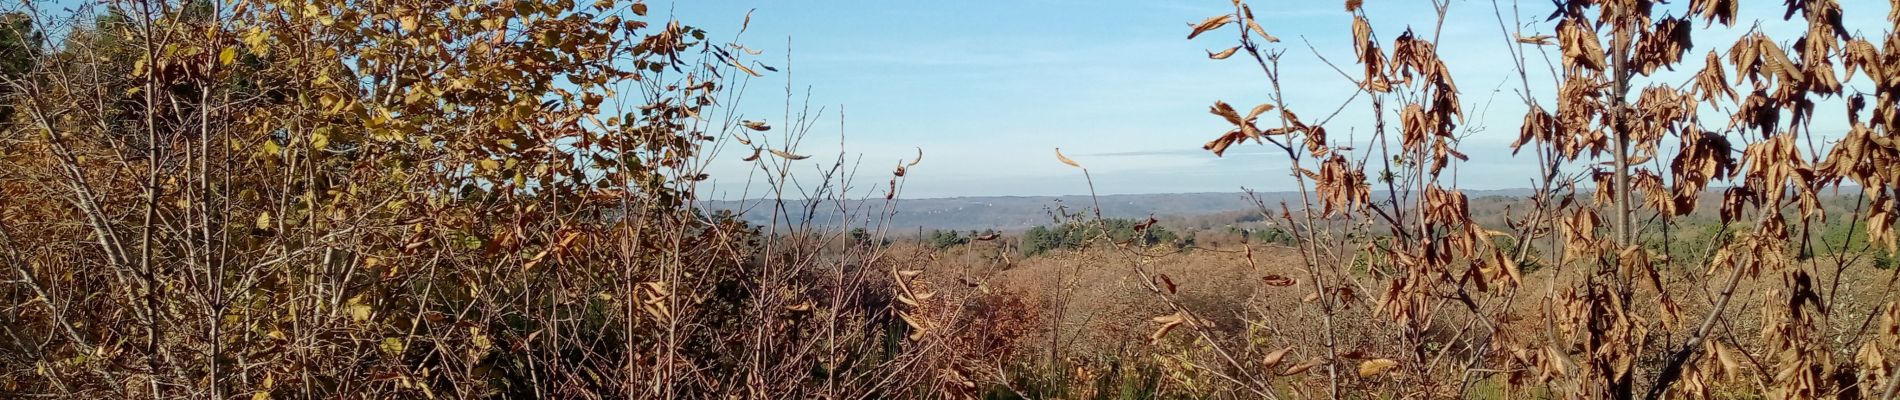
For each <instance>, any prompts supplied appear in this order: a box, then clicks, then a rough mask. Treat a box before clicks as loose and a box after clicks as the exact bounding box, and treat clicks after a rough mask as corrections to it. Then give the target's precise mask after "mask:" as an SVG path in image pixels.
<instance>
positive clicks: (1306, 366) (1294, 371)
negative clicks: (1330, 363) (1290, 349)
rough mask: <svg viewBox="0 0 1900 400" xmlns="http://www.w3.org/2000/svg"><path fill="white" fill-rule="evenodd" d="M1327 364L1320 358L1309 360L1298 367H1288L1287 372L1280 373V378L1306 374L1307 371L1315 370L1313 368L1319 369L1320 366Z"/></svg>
mask: <svg viewBox="0 0 1900 400" xmlns="http://www.w3.org/2000/svg"><path fill="white" fill-rule="evenodd" d="M1325 363H1326V362H1325V361H1324V360H1321V359H1320V358H1319V357H1313V358H1309V359H1306V362H1303V363H1299V364H1298V365H1294V366H1291V367H1287V368H1286V371H1283V372H1280V376H1288V375H1295V374H1299V373H1301V372H1306V370H1309V369H1313V367H1317V366H1319V365H1320V364H1325Z"/></svg>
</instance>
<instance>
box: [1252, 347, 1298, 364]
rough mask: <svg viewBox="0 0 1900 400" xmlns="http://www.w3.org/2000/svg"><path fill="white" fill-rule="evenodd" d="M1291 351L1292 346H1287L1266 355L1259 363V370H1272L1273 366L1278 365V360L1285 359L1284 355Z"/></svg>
mask: <svg viewBox="0 0 1900 400" xmlns="http://www.w3.org/2000/svg"><path fill="white" fill-rule="evenodd" d="M1292 350H1293V347H1292V346H1287V347H1286V348H1284V349H1280V350H1277V351H1274V352H1272V353H1267V357H1266V358H1264V359H1262V360H1261V361H1260V365H1261V368H1264V369H1268V370H1272V369H1273V367H1274V366H1278V365H1280V360H1281V359H1283V358H1286V353H1287V352H1288V351H1292Z"/></svg>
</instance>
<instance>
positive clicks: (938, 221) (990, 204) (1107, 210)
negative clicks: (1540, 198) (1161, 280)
mask: <svg viewBox="0 0 1900 400" xmlns="http://www.w3.org/2000/svg"><path fill="white" fill-rule="evenodd" d="M1383 193H1384V192H1375V194H1374V196H1375V197H1379V196H1383ZM1465 193H1466V195H1467V196H1470V197H1472V198H1482V197H1490V196H1523V195H1529V194H1530V193H1531V190H1530V189H1500V190H1466V191H1465ZM1256 195H1257V196H1259V197H1260V199H1261V200H1262V201H1265V202H1267V203H1268V205H1269V206H1277V205H1278V203H1279V202H1280V201H1288V202H1297V201H1298V199H1299V194H1298V193H1296V192H1256ZM1096 201H1099V202H1100V203H1101V206H1102V216H1104V217H1109V218H1141V217H1147V216H1149V215H1154V216H1157V217H1187V216H1196V215H1207V214H1217V213H1223V212H1233V211H1240V210H1251V209H1253V208H1254V204H1253V203H1252V202H1251V201H1250V200H1248V198H1247V194H1246V193H1243V192H1203V193H1155V194H1113V195H1101V196H1098V197H1096V198H1094V199H1091V198H1090V197H1089V196H1087V195H1066V196H974V197H946V198H930V199H898V201H897V206H896V209H897V214H896V215H893V216H892V218H891V221H890V227H891V229H892V231H894V232H904V231H907V230H916V229H919V228H922V229H954V230H984V229H996V230H1001V231H1019V230H1024V229H1029V228H1032V227H1036V226H1039V225H1049V224H1051V223H1053V222H1054V219H1053V217H1052V214H1053V213H1055V212H1056V210H1066V212H1068V213H1071V214H1073V213H1079V212H1084V211H1087V210H1089V209H1091V208H1093V207H1094V204H1095V202H1096ZM703 204H704V206H705V207H706V208H708V209H711V210H728V211H733V212H739V213H741V216H742V218H743V219H745V220H746V221H748V222H752V223H755V224H765V223H767V222H770V221H771V218H772V210H771V208H770V207H769V205H770V204H771V203H770V202H766V201H763V200H746V201H737V200H721V201H709V202H705V203H703ZM883 206H884V200H883V199H882V198H878V199H873V200H853V201H848V202H845V204H844V207H843V208H844V209H845V210H844V211H845V212H840V210H839V208H840V207H839V205H838V204H836V203H835V202H820V204H819V206H818V207H817V209H816V211H815V212H813V213H812V214H813V215H812V217H813V218H812V220H813V223H815V224H826V225H831V224H838V223H840V222H842V221H844V220H845V218H843V215H844V214H845V213H849V214H851V215H853V217H854V218H850V219H851V220H852V221H851V224H852V225H862V224H864V223H865V221H866V219H867V218H865V216H866V215H870V216H876V215H878V214H879V213H881V212H882V208H883ZM742 207H744V208H746V209H742ZM1296 207H1297V206H1296ZM786 208H787V209H788V210H787V212H786V213H785V215H790V216H791V219H792V220H794V221H796V220H801V219H803V217H804V214H805V213H804V209H805V208H806V207H804V203H803V202H789V201H788V202H787V204H786ZM781 220H783V218H781Z"/></svg>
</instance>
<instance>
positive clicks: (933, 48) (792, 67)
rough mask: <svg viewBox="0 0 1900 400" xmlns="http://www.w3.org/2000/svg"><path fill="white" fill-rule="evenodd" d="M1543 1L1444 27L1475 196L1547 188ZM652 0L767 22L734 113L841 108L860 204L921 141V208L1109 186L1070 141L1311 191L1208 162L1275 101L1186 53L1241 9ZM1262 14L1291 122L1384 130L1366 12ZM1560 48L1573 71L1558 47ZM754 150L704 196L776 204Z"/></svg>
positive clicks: (1166, 175) (1110, 154)
mask: <svg viewBox="0 0 1900 400" xmlns="http://www.w3.org/2000/svg"><path fill="white" fill-rule="evenodd" d="M1366 3H1367V4H1366V6H1365V7H1366V12H1367V14H1368V15H1369V17H1370V20H1371V21H1372V24H1373V28H1374V30H1375V32H1376V34H1377V35H1378V37H1380V38H1382V39H1383V41H1385V42H1387V43H1388V44H1387V46H1385V47H1390V46H1389V42H1390V40H1391V38H1393V37H1396V36H1397V35H1398V34H1399V33H1400V32H1403V31H1404V30H1405V29H1407V28H1410V29H1413V30H1415V31H1417V32H1418V33H1419V34H1421V35H1429V34H1430V33H1431V32H1432V30H1433V27H1434V25H1435V23H1436V21H1437V17H1436V14H1435V13H1434V12H1433V10H1432V8H1431V7H1430V4H1429V2H1427V1H1422V0H1420V1H1412V0H1406V1H1392V0H1373V1H1367V2H1366ZM1521 3H1522V4H1520V5H1519V7H1521V8H1519V9H1517V10H1515V11H1514V10H1513V9H1512V8H1511V7H1513V5H1512V4H1511V3H1510V2H1509V1H1503V2H1501V7H1502V10H1498V11H1494V9H1493V4H1494V3H1493V2H1492V1H1489V0H1452V2H1451V7H1450V9H1449V11H1448V14H1447V16H1446V19H1445V24H1444V25H1443V27H1442V30H1441V31H1439V35H1441V40H1440V49H1439V53H1440V56H1441V57H1442V58H1443V59H1444V60H1446V63H1447V64H1448V65H1449V66H1450V68H1451V70H1452V74H1453V77H1454V80H1455V81H1456V84H1457V85H1458V87H1459V88H1460V89H1461V90H1462V93H1461V96H1462V100H1463V102H1464V103H1465V104H1464V110H1465V112H1466V118H1467V121H1466V122H1467V123H1466V124H1465V125H1464V126H1461V127H1460V129H1462V130H1465V132H1466V133H1468V134H1469V135H1468V137H1467V138H1466V139H1465V141H1464V142H1463V143H1462V149H1463V151H1464V152H1465V153H1467V154H1468V155H1470V157H1471V159H1470V161H1469V162H1467V163H1465V164H1464V165H1463V166H1462V167H1460V169H1459V170H1458V178H1457V179H1458V182H1457V183H1458V185H1459V186H1461V187H1465V188H1470V189H1507V188H1523V187H1530V186H1531V185H1532V182H1531V179H1532V177H1533V176H1534V175H1535V171H1536V169H1537V168H1536V166H1535V163H1534V160H1533V159H1532V158H1531V155H1530V154H1529V153H1525V157H1512V155H1511V151H1510V148H1509V145H1510V143H1511V142H1512V141H1513V140H1515V139H1516V137H1517V127H1518V122H1519V121H1521V119H1522V117H1523V113H1524V105H1523V101H1522V100H1521V97H1520V93H1519V92H1521V91H1522V89H1521V87H1522V84H1520V83H1519V82H1518V81H1517V79H1516V76H1517V75H1516V73H1515V70H1514V68H1513V67H1512V65H1511V63H1510V62H1509V61H1508V60H1509V58H1508V53H1507V51H1508V49H1507V47H1506V46H1512V45H1513V44H1512V43H1511V42H1510V41H1509V39H1508V38H1507V37H1506V36H1504V35H1503V34H1502V33H1501V30H1500V29H1501V28H1500V26H1499V22H1498V15H1499V11H1501V14H1502V16H1503V18H1504V19H1505V21H1506V22H1507V24H1513V25H1514V24H1516V23H1517V22H1516V21H1514V20H1515V19H1518V17H1521V21H1523V23H1524V24H1525V26H1524V28H1523V30H1524V32H1526V33H1527V34H1548V33H1553V32H1554V27H1555V25H1554V23H1548V22H1544V21H1543V19H1544V17H1546V16H1547V15H1549V14H1550V12H1551V10H1552V6H1551V5H1550V3H1549V2H1547V1H1541V0H1538V1H1522V2H1521ZM1686 3H1687V2H1681V1H1678V2H1674V4H1669V5H1661V6H1659V8H1660V10H1662V11H1659V13H1660V12H1672V13H1675V14H1681V13H1683V10H1684V9H1685V8H1686ZM651 4H652V5H653V7H652V8H653V10H654V11H653V12H655V13H658V14H659V15H662V16H666V15H671V16H672V17H673V18H677V19H679V20H681V21H683V22H684V23H687V24H689V25H694V26H698V27H701V28H704V29H706V30H707V31H708V32H709V37H710V38H714V39H721V38H730V37H732V35H734V34H735V33H737V32H738V28H739V27H740V24H741V23H742V21H745V18H746V15H747V13H748V12H750V23H749V24H748V25H747V29H746V31H745V32H744V33H743V35H742V36H739V37H738V40H739V41H740V42H741V43H745V44H747V46H748V47H751V48H754V49H758V50H761V51H763V54H761V55H759V56H757V57H756V58H757V59H758V60H760V61H762V62H764V63H765V64H767V65H772V66H774V67H778V68H779V69H780V72H776V73H770V72H766V75H765V76H764V77H760V78H753V79H752V80H751V81H750V82H748V83H747V85H746V92H745V96H744V98H743V99H742V100H741V101H739V102H737V103H736V104H730V106H733V107H736V109H737V110H738V111H739V112H740V113H742V114H744V115H745V116H746V117H747V118H748V119H755V120H764V121H767V122H768V123H771V124H772V125H773V126H776V127H780V128H779V129H782V128H783V126H785V125H787V124H784V123H783V122H784V121H786V120H787V119H788V116H787V113H786V109H787V107H786V104H787V99H788V96H787V93H786V89H787V87H788V86H789V87H790V88H792V92H793V93H792V95H791V96H790V98H791V99H792V103H793V106H794V107H802V104H805V103H806V99H809V105H810V108H811V109H813V110H818V109H822V110H823V112H822V113H821V114H819V116H818V117H817V118H815V120H816V123H815V124H814V125H813V126H812V130H811V132H810V134H809V136H808V137H807V139H806V141H805V142H804V143H803V144H802V145H801V146H800V147H799V148H798V149H797V152H798V153H803V154H820V155H825V156H823V157H814V158H813V159H811V160H807V161H806V162H814V164H828V163H816V162H815V161H817V160H820V159H828V158H829V157H832V156H834V155H836V154H839V153H840V152H843V153H844V154H846V155H847V159H849V160H854V161H858V162H860V164H857V165H858V166H859V167H860V168H861V172H860V176H861V178H860V179H858V182H856V183H855V185H856V186H855V190H866V191H880V192H878V193H881V191H882V190H884V180H885V179H886V178H888V176H889V173H888V171H889V170H890V169H891V168H892V166H893V165H894V164H895V163H897V162H898V160H900V159H908V158H912V157H915V154H916V152H917V151H918V149H921V150H922V152H923V153H924V160H923V162H922V163H921V164H919V165H917V166H916V167H914V168H912V169H911V171H910V173H909V175H908V177H909V180H908V181H907V182H906V184H905V187H904V189H903V193H902V195H903V196H904V197H908V198H931V197H955V196H1048V195H1069V194H1086V193H1088V192H1089V190H1090V189H1089V182H1088V180H1086V179H1084V177H1083V175H1082V173H1081V171H1080V170H1077V169H1075V168H1071V167H1068V166H1066V165H1063V164H1062V163H1060V162H1058V161H1057V159H1056V157H1055V149H1056V148H1058V147H1060V148H1061V149H1062V151H1063V153H1065V154H1066V155H1068V156H1069V157H1070V158H1072V159H1074V160H1076V161H1077V162H1079V163H1081V164H1082V165H1084V166H1087V167H1088V168H1089V171H1090V173H1091V174H1092V177H1093V181H1094V187H1095V191H1096V192H1097V193H1100V194H1124V193H1172V192H1233V191H1239V190H1241V189H1242V188H1251V189H1255V190H1261V191H1283V190H1293V189H1294V188H1293V186H1292V185H1293V181H1292V179H1291V178H1290V177H1289V175H1288V173H1289V169H1288V168H1287V164H1286V162H1285V161H1284V160H1282V159H1281V157H1282V156H1281V155H1279V154H1277V153H1271V152H1269V150H1271V149H1270V148H1269V147H1267V146H1263V145H1256V144H1252V143H1248V144H1244V145H1237V146H1236V147H1235V148H1234V149H1231V150H1229V151H1228V152H1227V154H1226V156H1225V157H1216V156H1214V155H1213V154H1212V153H1209V152H1207V151H1204V150H1202V149H1201V145H1202V144H1203V143H1206V142H1207V141H1209V140H1211V139H1213V138H1215V137H1217V136H1219V135H1220V134H1221V133H1223V132H1225V131H1226V130H1227V129H1230V128H1231V125H1229V124H1227V123H1226V122H1224V121H1223V120H1222V119H1220V118H1219V117H1216V116H1214V115H1211V114H1209V113H1208V111H1207V110H1208V107H1209V106H1210V105H1212V104H1213V103H1214V101H1215V100H1222V101H1226V102H1228V103H1231V104H1234V105H1235V107H1237V108H1240V109H1241V110H1246V109H1249V108H1252V106H1253V105H1255V104H1259V103H1263V102H1266V101H1267V100H1268V99H1269V96H1270V94H1271V90H1272V87H1271V86H1270V82H1269V81H1268V80H1267V79H1266V77H1265V75H1263V74H1262V73H1261V71H1260V69H1259V67H1258V65H1256V64H1254V63H1253V61H1252V60H1251V59H1246V57H1243V56H1240V55H1237V56H1235V57H1232V58H1229V59H1226V60H1210V59H1208V57H1207V54H1208V52H1209V51H1210V50H1211V51H1218V50H1220V49H1225V48H1227V47H1230V46H1233V45H1234V44H1235V41H1236V39H1235V37H1236V35H1237V33H1235V31H1234V27H1233V26H1232V25H1229V26H1228V27H1227V28H1225V29H1223V30H1220V31H1216V32H1214V33H1209V34H1206V35H1203V36H1202V37H1199V38H1196V39H1195V40H1191V41H1190V40H1187V39H1185V38H1186V36H1187V33H1188V32H1189V25H1190V24H1191V23H1193V22H1198V21H1200V20H1202V19H1205V18H1207V17H1210V16H1214V15H1219V14H1223V13H1228V12H1231V11H1232V6H1231V3H1229V2H1228V1H1226V0H1152V1H1113V2H1111V1H1082V0H1014V1H929V2H925V1H851V0H839V1H739V0H694V1H678V2H673V3H666V2H654V3H651ZM1254 4H1255V7H1256V8H1255V10H1254V12H1255V14H1256V15H1257V16H1258V17H1260V19H1261V22H1262V25H1263V26H1264V27H1265V29H1266V30H1267V31H1268V32H1269V33H1272V34H1274V35H1276V36H1278V37H1280V38H1281V39H1282V41H1281V42H1279V43H1277V44H1273V45H1271V46H1269V48H1270V49H1275V50H1284V51H1285V55H1284V56H1283V58H1282V59H1281V65H1282V68H1283V76H1282V78H1281V86H1282V89H1283V91H1284V92H1285V95H1286V102H1287V105H1288V106H1289V108H1291V109H1292V110H1293V111H1294V112H1296V113H1298V114H1300V115H1301V116H1302V119H1303V120H1305V121H1307V122H1308V123H1312V122H1314V121H1316V120H1320V119H1324V118H1325V116H1326V115H1328V114H1332V113H1333V112H1334V111H1335V110H1340V109H1341V107H1342V105H1345V106H1344V108H1343V111H1341V112H1340V113H1339V114H1338V116H1337V117H1335V118H1333V119H1332V120H1330V121H1329V122H1328V123H1327V124H1326V127H1327V130H1328V131H1329V132H1330V134H1331V135H1333V136H1334V137H1335V138H1336V141H1355V140H1356V141H1360V142H1363V140H1365V139H1366V138H1367V137H1369V136H1370V134H1369V132H1370V129H1371V121H1372V115H1371V107H1369V105H1368V101H1367V98H1366V97H1364V96H1360V97H1358V98H1357V99H1356V100H1352V102H1351V104H1347V102H1348V100H1349V99H1352V98H1353V94H1354V92H1355V88H1354V86H1353V84H1352V83H1351V82H1350V81H1348V80H1347V79H1346V78H1344V77H1343V76H1341V75H1340V74H1339V73H1338V72H1336V71H1335V70H1333V69H1332V67H1329V66H1327V64H1326V63H1324V62H1322V59H1321V58H1320V57H1322V56H1323V57H1324V58H1325V59H1326V60H1330V61H1331V62H1333V63H1335V64H1337V65H1338V66H1339V67H1340V68H1342V69H1345V70H1347V71H1354V70H1356V69H1358V68H1359V67H1358V66H1357V65H1355V64H1353V61H1354V60H1353V56H1352V46H1351V44H1350V40H1351V21H1352V19H1351V18H1352V17H1351V15H1349V14H1347V13H1346V11H1345V10H1344V7H1343V5H1342V4H1343V3H1342V2H1341V1H1331V0H1326V1H1255V2H1254ZM1742 4H1743V5H1742V9H1741V15H1740V16H1738V20H1739V21H1753V20H1756V19H1761V20H1762V23H1761V24H1760V29H1762V30H1763V31H1764V32H1767V33H1768V34H1770V35H1771V36H1773V37H1775V38H1776V39H1777V40H1778V41H1781V42H1782V43H1784V44H1786V43H1791V40H1783V39H1784V38H1791V35H1790V34H1789V33H1788V32H1799V30H1800V28H1801V26H1802V24H1800V23H1798V22H1783V21H1781V18H1780V17H1781V13H1782V10H1783V9H1782V6H1781V4H1780V2H1770V1H1749V2H1743V3H1742ZM1843 6H1844V8H1845V9H1846V10H1847V12H1846V14H1847V16H1846V23H1847V26H1848V28H1849V30H1850V31H1857V32H1858V33H1863V34H1867V35H1880V34H1883V33H1884V32H1885V30H1887V29H1890V23H1888V22H1887V20H1886V16H1887V13H1888V8H1889V7H1890V6H1889V4H1888V2H1886V1H1879V0H1844V1H1843ZM1513 15H1517V16H1518V17H1514V16H1513ZM1697 21H1698V22H1697V24H1696V27H1697V28H1698V29H1701V28H1702V27H1703V25H1704V24H1702V23H1700V22H1699V21H1700V20H1697ZM1750 27H1751V25H1748V24H1746V23H1740V24H1738V26H1737V27H1735V28H1725V27H1722V26H1721V25H1715V26H1714V27H1712V28H1709V29H1708V32H1702V31H1698V36H1697V40H1698V42H1699V43H1698V46H1697V47H1696V48H1693V49H1691V50H1689V52H1688V53H1687V54H1686V55H1685V56H1684V58H1685V59H1686V60H1688V61H1687V62H1686V63H1685V64H1684V65H1683V66H1681V67H1678V71H1674V72H1663V73H1659V74H1657V75H1656V76H1654V77H1651V78H1649V80H1639V81H1638V83H1639V85H1638V86H1637V87H1638V88H1640V86H1641V84H1643V83H1646V82H1651V81H1653V82H1657V83H1667V84H1672V85H1674V84H1679V83H1681V82H1684V81H1686V80H1688V79H1690V78H1689V77H1690V75H1691V74H1692V73H1693V71H1695V70H1697V69H1699V68H1700V64H1701V60H1702V58H1703V56H1704V55H1705V54H1706V53H1707V52H1709V51H1710V50H1712V49H1713V50H1717V51H1718V52H1719V51H1721V50H1726V49H1727V47H1728V45H1729V44H1730V43H1733V41H1734V38H1736V37H1739V36H1740V35H1741V34H1743V33H1745V32H1746V31H1747V29H1749V28H1750ZM1876 42H1878V41H1876ZM1308 43H1311V46H1312V47H1311V48H1309V47H1308ZM1703 43H1707V44H1703ZM1527 48H1528V47H1527ZM1313 49H1317V50H1313ZM1547 49H1548V50H1549V51H1550V52H1551V57H1552V59H1554V57H1555V56H1556V49H1555V48H1554V47H1549V48H1547ZM1316 51H1317V54H1316ZM1531 55H1532V56H1533V57H1532V60H1531V61H1530V64H1529V69H1530V70H1531V71H1532V75H1531V76H1532V82H1531V84H1530V86H1531V92H1532V94H1533V96H1534V97H1536V98H1537V99H1538V101H1539V102H1540V103H1541V104H1543V106H1544V107H1545V108H1547V109H1554V100H1553V99H1552V97H1553V96H1552V94H1551V92H1552V91H1553V90H1552V88H1553V87H1554V84H1553V82H1554V81H1553V79H1552V78H1551V77H1550V73H1549V66H1548V65H1547V64H1546V63H1545V62H1544V61H1543V58H1542V57H1541V56H1538V54H1537V53H1531ZM788 59H789V61H788ZM788 67H789V68H788ZM761 72H765V71H761ZM1729 74H1730V77H1731V79H1733V77H1734V72H1733V71H1732V69H1729ZM1856 86H1858V87H1860V88H1870V87H1871V85H1870V84H1868V83H1867V82H1866V80H1865V79H1864V78H1862V79H1857V80H1855V81H1852V82H1849V87H1850V89H1849V91H1850V92H1851V91H1852V87H1856ZM1863 90H1865V89H1863ZM1633 93H1634V90H1633V91H1632V94H1633ZM1632 98H1633V96H1632ZM1837 104H1838V102H1837V101H1834V102H1821V103H1819V104H1818V106H1817V110H1818V111H1817V113H1819V114H1821V115H1820V116H1819V118H1817V120H1816V125H1815V126H1814V129H1815V131H1816V132H1837V131H1841V130H1844V127H1845V123H1844V122H1843V120H1844V118H1843V117H1842V115H1841V114H1842V113H1841V112H1840V111H1839V110H1840V108H1839V106H1838V105H1837ZM794 111H796V108H795V109H794ZM840 111H842V114H843V115H842V118H840V117H841V116H840ZM1709 112H1711V110H1707V109H1705V110H1704V114H1703V119H1704V121H1705V122H1704V123H1705V124H1710V123H1719V122H1722V121H1726V115H1728V114H1727V113H1726V112H1718V113H1716V114H1710V113H1709ZM1711 121H1713V122H1711ZM1708 128H1711V129H1715V130H1719V129H1720V128H1721V127H1720V126H1710V127H1708ZM840 135H842V136H843V137H842V139H843V140H840ZM1361 148H1365V147H1361ZM750 153H751V151H750V150H749V149H742V148H735V147H728V148H726V149H725V150H723V152H722V153H721V154H716V155H713V156H712V157H714V158H713V162H712V166H711V168H710V170H711V171H710V172H711V174H712V177H713V180H712V181H711V182H710V183H712V185H709V186H707V189H705V191H708V192H710V193H702V196H705V195H707V194H710V197H712V198H728V199H729V198H737V197H756V193H757V191H758V186H757V183H756V181H755V183H753V186H751V188H750V191H748V189H747V184H746V182H747V180H748V179H750V178H748V173H747V172H748V169H750V168H751V167H749V164H748V163H745V162H742V161H740V160H741V159H742V158H743V157H745V156H746V155H749V154H750ZM814 167H815V166H812V165H807V166H800V167H799V168H800V169H798V170H799V171H808V170H810V169H812V168H814ZM806 175H807V176H809V175H810V174H806Z"/></svg>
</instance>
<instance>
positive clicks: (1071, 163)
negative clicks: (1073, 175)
mask: <svg viewBox="0 0 1900 400" xmlns="http://www.w3.org/2000/svg"><path fill="white" fill-rule="evenodd" d="M1056 160H1058V161H1062V163H1063V164H1069V166H1071V167H1076V168H1082V164H1077V163H1075V160H1071V159H1069V156H1065V155H1062V148H1061V147H1057V148H1056Z"/></svg>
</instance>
